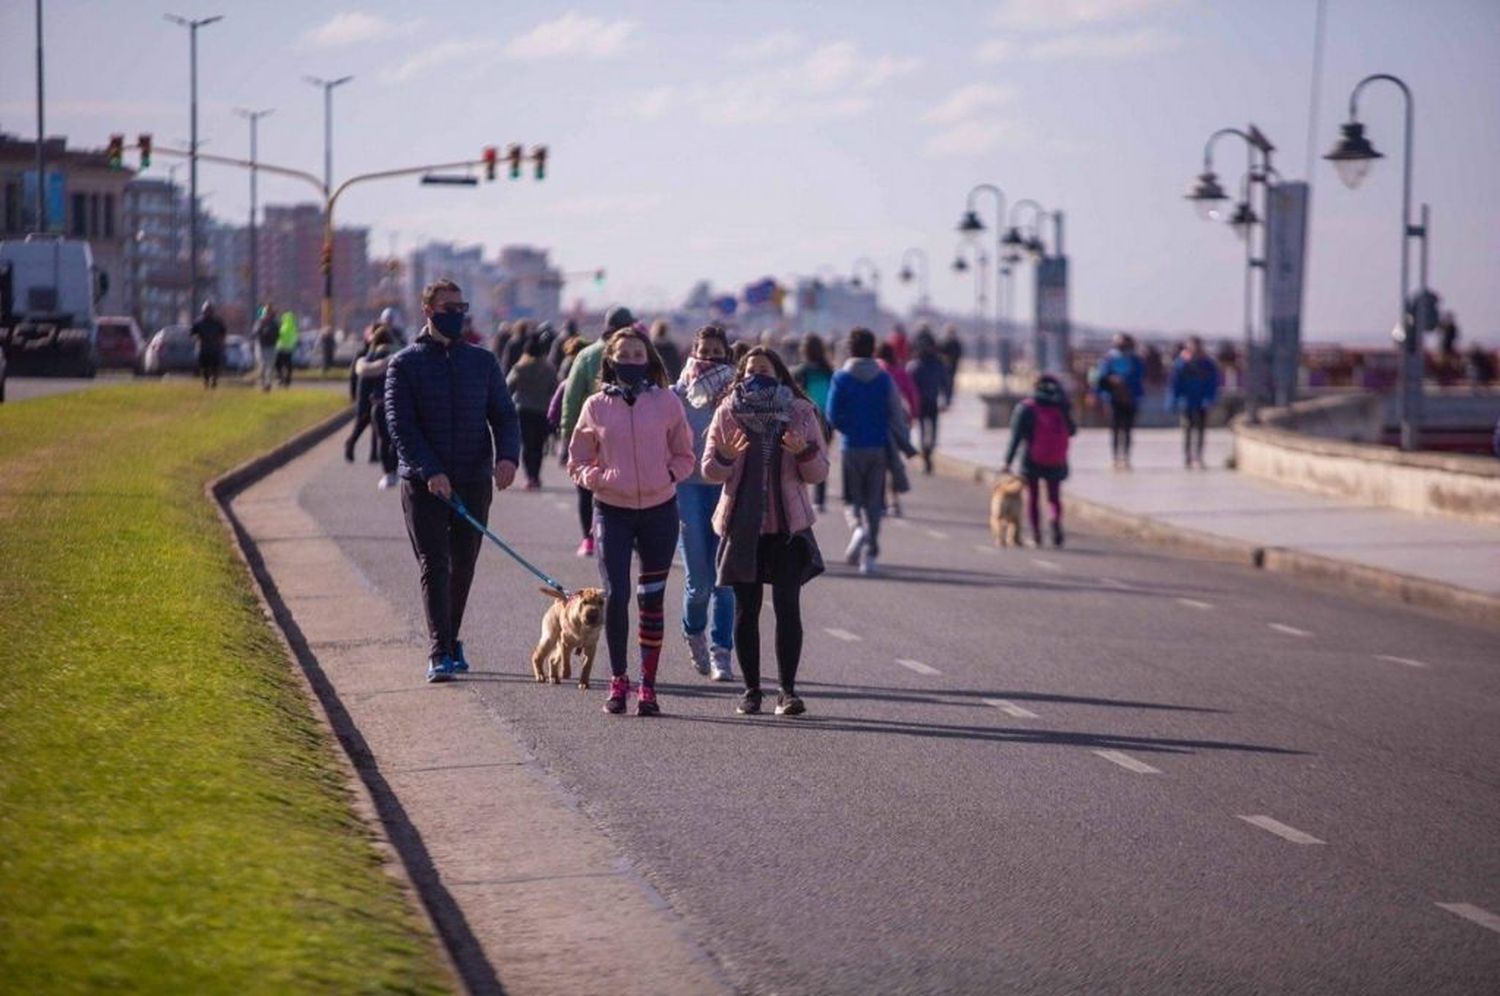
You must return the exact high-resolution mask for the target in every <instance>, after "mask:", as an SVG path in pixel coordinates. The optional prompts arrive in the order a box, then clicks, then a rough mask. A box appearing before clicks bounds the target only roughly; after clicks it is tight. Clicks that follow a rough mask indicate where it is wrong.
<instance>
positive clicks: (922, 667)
mask: <svg viewBox="0 0 1500 996" xmlns="http://www.w3.org/2000/svg"><path fill="white" fill-rule="evenodd" d="M896 663H897V664H900V665H901V666H902V667H904V668H908V669H910V670H912V671H915V672H917V673H918V674H942V673H943V672H941V671H939V670H938V669H937V668H935V667H933V666H931V665H930V664H923V663H922V662H921V661H909V660H907V659H906V658H904V657H898V658H896Z"/></svg>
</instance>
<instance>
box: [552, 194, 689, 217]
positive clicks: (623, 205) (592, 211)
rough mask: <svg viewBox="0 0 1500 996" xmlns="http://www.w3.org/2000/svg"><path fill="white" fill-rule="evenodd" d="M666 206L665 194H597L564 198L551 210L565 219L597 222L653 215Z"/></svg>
mask: <svg viewBox="0 0 1500 996" xmlns="http://www.w3.org/2000/svg"><path fill="white" fill-rule="evenodd" d="M666 205H667V198H666V196H665V195H664V194H656V193H642V194H636V193H623V194H609V193H596V194H578V195H576V196H573V197H564V198H562V199H560V200H559V201H557V202H556V203H555V204H554V205H553V206H552V207H551V208H550V209H549V210H550V211H551V212H552V213H554V214H556V215H559V216H562V217H565V218H583V219H591V220H597V219H599V218H620V217H625V216H632V217H634V216H640V215H645V214H651V213H653V212H655V211H660V210H661V209H662V208H664V207H666Z"/></svg>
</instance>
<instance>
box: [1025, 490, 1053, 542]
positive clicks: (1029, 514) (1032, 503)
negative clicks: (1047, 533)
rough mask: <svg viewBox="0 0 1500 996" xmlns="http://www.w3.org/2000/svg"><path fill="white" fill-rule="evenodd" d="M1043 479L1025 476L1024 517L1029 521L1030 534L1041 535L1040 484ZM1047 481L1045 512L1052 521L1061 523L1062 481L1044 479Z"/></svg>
mask: <svg viewBox="0 0 1500 996" xmlns="http://www.w3.org/2000/svg"><path fill="white" fill-rule="evenodd" d="M1042 481H1043V479H1042V478H1040V477H1027V478H1026V518H1027V521H1029V522H1030V523H1031V534H1032V535H1033V536H1041V535H1042V509H1041V497H1042V495H1041V485H1042ZM1046 483H1047V512H1048V514H1049V515H1050V516H1051V518H1052V521H1053V522H1056V523H1059V524H1061V523H1062V481H1054V480H1052V479H1051V478H1047V479H1046Z"/></svg>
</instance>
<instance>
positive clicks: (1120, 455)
mask: <svg viewBox="0 0 1500 996" xmlns="http://www.w3.org/2000/svg"><path fill="white" fill-rule="evenodd" d="M1133 428H1135V405H1122V404H1118V403H1116V404H1114V405H1111V406H1110V409H1109V451H1110V453H1112V454H1114V458H1115V459H1116V460H1129V459H1130V430H1131V429H1133Z"/></svg>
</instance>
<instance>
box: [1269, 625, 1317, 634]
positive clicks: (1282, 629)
mask: <svg viewBox="0 0 1500 996" xmlns="http://www.w3.org/2000/svg"><path fill="white" fill-rule="evenodd" d="M1266 625H1267V626H1269V627H1271V628H1272V629H1274V630H1275V631H1276V632H1278V633H1285V634H1286V635H1287V636H1312V634H1311V633H1309V632H1308V631H1307V630H1305V629H1298V628H1297V627H1296V626H1288V625H1287V624H1286V623H1266Z"/></svg>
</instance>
